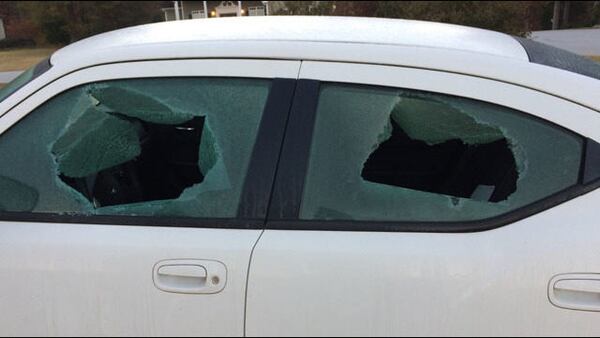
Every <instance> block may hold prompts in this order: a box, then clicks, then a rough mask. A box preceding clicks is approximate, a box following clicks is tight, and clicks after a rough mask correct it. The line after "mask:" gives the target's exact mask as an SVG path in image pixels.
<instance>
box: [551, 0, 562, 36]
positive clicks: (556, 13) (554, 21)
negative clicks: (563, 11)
mask: <svg viewBox="0 0 600 338" xmlns="http://www.w3.org/2000/svg"><path fill="white" fill-rule="evenodd" d="M559 21H560V1H554V15H552V30H557V29H558V28H559V26H558V24H559Z"/></svg>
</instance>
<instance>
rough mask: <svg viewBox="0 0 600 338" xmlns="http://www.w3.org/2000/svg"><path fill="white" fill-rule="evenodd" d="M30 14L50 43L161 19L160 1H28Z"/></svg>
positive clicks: (22, 5) (26, 10) (24, 9)
mask: <svg viewBox="0 0 600 338" xmlns="http://www.w3.org/2000/svg"><path fill="white" fill-rule="evenodd" d="M18 5H19V9H20V12H21V13H22V15H26V16H27V18H28V19H30V20H31V21H32V22H33V23H34V24H35V25H36V26H37V28H38V30H39V31H40V32H42V33H43V34H42V37H41V39H42V40H43V41H39V42H46V43H50V44H67V43H70V42H73V41H77V40H80V39H82V38H85V37H88V36H91V35H95V34H98V33H102V32H106V31H110V30H114V29H118V28H123V27H128V26H133V25H138V24H143V23H149V22H155V21H161V19H162V14H161V12H160V2H157V1H24V2H19V3H18Z"/></svg>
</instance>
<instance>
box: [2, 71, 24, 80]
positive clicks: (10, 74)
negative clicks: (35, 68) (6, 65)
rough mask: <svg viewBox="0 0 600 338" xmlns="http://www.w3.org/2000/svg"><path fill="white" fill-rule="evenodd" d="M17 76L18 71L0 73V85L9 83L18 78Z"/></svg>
mask: <svg viewBox="0 0 600 338" xmlns="http://www.w3.org/2000/svg"><path fill="white" fill-rule="evenodd" d="M19 74H21V72H20V71H18V72H0V83H7V82H10V81H12V80H13V79H14V78H15V77H17V76H19Z"/></svg>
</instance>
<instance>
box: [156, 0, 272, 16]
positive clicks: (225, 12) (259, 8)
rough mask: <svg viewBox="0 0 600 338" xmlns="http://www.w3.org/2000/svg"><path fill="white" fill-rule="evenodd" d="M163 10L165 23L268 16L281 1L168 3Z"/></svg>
mask: <svg viewBox="0 0 600 338" xmlns="http://www.w3.org/2000/svg"><path fill="white" fill-rule="evenodd" d="M169 2H170V3H171V4H172V7H166V8H163V9H162V11H163V13H164V16H165V21H173V20H187V19H206V18H219V17H228V16H262V15H269V14H270V13H271V12H272V11H273V10H274V9H277V8H279V7H281V6H282V5H281V3H282V1H169Z"/></svg>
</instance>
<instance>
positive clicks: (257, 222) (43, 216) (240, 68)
mask: <svg viewBox="0 0 600 338" xmlns="http://www.w3.org/2000/svg"><path fill="white" fill-rule="evenodd" d="M299 68H300V62H299V61H287V60H286V61H283V60H282V61H276V60H258V59H255V60H244V59H208V60H203V59H189V60H154V61H134V62H120V63H115V64H107V65H98V66H93V67H87V68H84V69H81V70H78V71H74V72H70V73H68V74H65V75H63V76H60V77H58V78H56V79H54V80H52V81H49V82H48V83H47V84H45V85H44V86H42V87H41V88H40V89H38V90H37V91H36V92H35V93H32V94H31V95H30V96H29V97H27V98H26V99H25V100H23V101H21V102H20V103H18V104H17V105H15V106H14V107H12V108H11V109H9V110H7V111H6V112H5V114H3V115H1V116H0V142H1V138H2V135H3V134H4V132H6V131H7V130H9V129H10V128H11V127H12V126H15V125H17V124H18V123H19V121H20V120H21V119H23V118H24V117H25V116H27V115H28V114H29V113H31V112H33V111H34V110H35V109H36V108H38V107H40V106H41V105H43V104H45V103H46V102H48V101H49V100H51V99H52V98H54V97H56V96H58V95H61V94H62V93H64V92H66V91H68V90H70V89H72V88H75V87H79V86H82V85H86V84H90V83H95V82H101V81H111V80H125V79H140V78H143V79H150V78H153V79H155V78H186V77H187V78H220V79H222V78H243V79H268V80H270V81H271V88H270V91H269V94H268V97H267V101H266V102H265V108H264V110H263V113H262V117H261V119H260V122H259V126H258V132H257V135H256V140H255V144H254V147H253V149H252V153H251V156H250V159H249V164H248V169H247V172H246V177H245V180H244V183H243V186H242V193H241V196H240V201H239V205H238V212H237V215H236V216H235V217H233V218H199V217H166V216H122V215H72V214H61V213H34V212H0V222H32V223H72V224H94V225H117V226H166V227H195V228H225V229H263V228H264V224H265V222H266V215H267V210H268V203H269V200H270V196H271V190H272V185H273V183H274V177H275V171H276V167H277V164H278V160H279V154H280V148H281V144H282V142H283V133H284V131H285V125H286V122H287V118H288V113H289V111H290V107H291V104H292V96H293V93H294V90H295V87H296V77H297V74H298V70H299Z"/></svg>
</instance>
